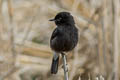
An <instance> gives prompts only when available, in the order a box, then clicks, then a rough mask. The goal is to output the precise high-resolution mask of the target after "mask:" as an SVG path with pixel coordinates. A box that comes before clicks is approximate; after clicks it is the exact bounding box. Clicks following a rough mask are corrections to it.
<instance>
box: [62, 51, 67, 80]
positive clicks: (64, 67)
mask: <svg viewBox="0 0 120 80" xmlns="http://www.w3.org/2000/svg"><path fill="white" fill-rule="evenodd" d="M61 54H62V60H63V70H64V78H65V80H68V67H67V62H66V55H65V54H64V53H61Z"/></svg>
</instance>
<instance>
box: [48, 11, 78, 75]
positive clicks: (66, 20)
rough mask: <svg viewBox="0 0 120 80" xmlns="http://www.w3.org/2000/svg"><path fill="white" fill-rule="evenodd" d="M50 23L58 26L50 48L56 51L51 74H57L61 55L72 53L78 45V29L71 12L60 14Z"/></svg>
mask: <svg viewBox="0 0 120 80" xmlns="http://www.w3.org/2000/svg"><path fill="white" fill-rule="evenodd" d="M50 21H54V22H55V24H56V26H57V27H56V28H55V30H54V31H53V33H52V36H51V39H50V47H51V49H52V50H53V51H54V56H53V59H52V65H51V74H56V73H57V72H58V64H59V55H60V53H63V52H68V51H71V50H72V49H74V48H75V46H76V45H77V43H78V29H77V28H76V27H75V21H74V19H73V16H72V15H71V14H70V13H69V12H60V13H58V14H57V15H56V16H55V18H54V19H51V20H50Z"/></svg>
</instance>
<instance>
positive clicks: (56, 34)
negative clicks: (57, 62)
mask: <svg viewBox="0 0 120 80" xmlns="http://www.w3.org/2000/svg"><path fill="white" fill-rule="evenodd" d="M59 34H60V30H59V29H58V28H56V29H55V30H54V31H53V33H52V36H51V40H53V39H54V38H55V37H56V36H58V35H59Z"/></svg>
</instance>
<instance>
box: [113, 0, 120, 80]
mask: <svg viewBox="0 0 120 80" xmlns="http://www.w3.org/2000/svg"><path fill="white" fill-rule="evenodd" d="M119 3H120V2H119V0H113V4H114V75H115V77H114V80H119V73H118V71H119V65H118V64H119V61H118V60H119V42H118V34H119V33H118V26H119V19H118V17H119V8H120V7H119V5H120V4H119Z"/></svg>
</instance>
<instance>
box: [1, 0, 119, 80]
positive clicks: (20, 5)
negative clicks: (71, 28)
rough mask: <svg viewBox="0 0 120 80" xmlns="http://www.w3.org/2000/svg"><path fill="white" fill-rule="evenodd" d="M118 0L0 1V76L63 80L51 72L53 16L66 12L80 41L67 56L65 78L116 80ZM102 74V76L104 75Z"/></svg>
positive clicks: (17, 79)
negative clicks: (76, 30)
mask: <svg viewBox="0 0 120 80" xmlns="http://www.w3.org/2000/svg"><path fill="white" fill-rule="evenodd" d="M119 1H120V0H0V80H64V72H63V69H62V61H61V60H60V65H59V72H58V74H56V75H51V74H50V67H51V62H52V56H53V52H52V51H51V49H50V46H49V40H50V36H51V34H52V31H53V30H54V29H55V28H56V26H55V24H54V23H53V22H49V21H48V20H49V19H51V18H53V17H54V16H55V15H56V14H57V13H58V12H61V11H68V12H70V13H71V14H72V15H73V16H74V19H75V22H76V26H77V27H78V28H79V44H78V45H77V47H76V48H75V49H74V50H73V51H72V52H69V55H67V63H68V68H69V80H120V69H119V67H120V51H119V49H120V47H119V45H120V32H119V31H120V6H119V5H120V2H119ZM103 77H104V79H103Z"/></svg>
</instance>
